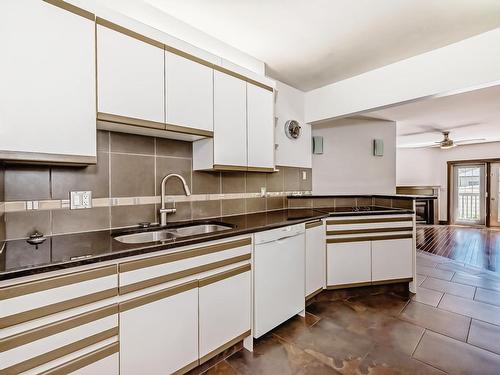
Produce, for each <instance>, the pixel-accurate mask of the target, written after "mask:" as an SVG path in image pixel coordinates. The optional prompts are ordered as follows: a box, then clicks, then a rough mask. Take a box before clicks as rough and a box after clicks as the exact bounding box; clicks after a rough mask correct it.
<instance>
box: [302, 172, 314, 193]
mask: <svg viewBox="0 0 500 375" xmlns="http://www.w3.org/2000/svg"><path fill="white" fill-rule="evenodd" d="M304 172H305V174H306V179H305V180H303V179H302V175H303V173H304ZM299 190H300V191H311V190H312V169H311V168H300V169H299Z"/></svg>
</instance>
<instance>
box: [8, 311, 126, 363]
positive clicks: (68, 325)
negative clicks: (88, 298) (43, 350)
mask: <svg viewBox="0 0 500 375" xmlns="http://www.w3.org/2000/svg"><path fill="white" fill-rule="evenodd" d="M114 314H118V304H114V305H110V306H106V307H102V308H100V309H96V310H92V311H89V312H86V313H83V314H80V315H76V316H73V317H70V318H67V319H63V320H59V321H57V322H54V323H50V324H47V325H44V326H41V327H37V328H34V329H31V330H29V331H25V332H21V333H18V334H15V335H12V336H9V337H5V338H2V339H0V353H1V352H5V351H7V350H10V349H13V348H17V347H18V346H22V345H26V344H28V343H30V342H33V341H36V340H40V339H43V338H45V337H48V336H52V335H55V334H57V333H60V332H63V331H67V330H68V329H72V328H75V327H78V326H81V325H84V324H87V323H90V322H93V321H96V320H99V319H103V318H105V317H107V316H110V315H114Z"/></svg>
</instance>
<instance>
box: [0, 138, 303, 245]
mask: <svg viewBox="0 0 500 375" xmlns="http://www.w3.org/2000/svg"><path fill="white" fill-rule="evenodd" d="M97 161H98V162H97V165H95V166H89V167H86V168H75V167H44V166H15V165H11V166H7V167H6V170H5V183H4V184H1V186H2V187H5V199H1V200H0V202H2V201H3V200H5V201H6V205H5V207H6V210H7V212H6V214H5V227H6V233H7V238H8V239H15V238H24V237H26V236H28V234H30V233H31V232H33V230H35V229H37V230H39V231H41V232H42V233H44V234H47V235H48V234H62V233H71V232H82V231H91V230H99V229H108V228H119V227H126V226H133V225H136V224H137V223H139V222H141V221H149V222H157V221H158V219H157V211H158V208H159V205H158V203H159V200H160V197H159V196H160V182H161V179H162V178H163V177H164V176H165V175H167V174H169V173H179V174H181V175H183V176H184V177H185V178H186V180H187V182H188V185H189V186H190V188H191V191H192V194H193V195H192V196H191V197H189V201H182V200H185V198H184V195H183V191H182V189H181V185H180V183H179V181H178V180H171V181H169V182H168V184H167V195H168V196H171V195H172V196H173V197H171V198H172V199H175V200H180V202H177V203H176V208H177V213H176V214H174V215H169V218H168V219H169V221H179V220H191V219H202V218H210V217H219V216H222V215H235V214H242V213H251V212H258V211H265V210H276V209H282V208H284V207H285V203H286V202H285V194H286V192H298V191H310V190H311V169H309V168H293V167H280V168H279V172H275V173H264V174H263V173H256V172H252V173H250V172H249V173H245V172H224V173H219V172H194V171H193V170H192V144H191V143H189V142H182V141H174V140H167V139H160V138H153V137H143V136H137V135H131V134H122V133H109V132H102V131H101V132H98V154H97ZM302 171H305V172H306V176H307V179H306V180H302V179H301V178H299V177H300V176H302ZM261 187H266V189H267V191H268V192H269V196H267V197H265V198H261V197H260V188H261ZM71 190H92V194H93V197H92V198H93V199H94V208H92V209H87V210H69V209H68V208H67V202H68V201H67V199H68V197H69V192H70V191H71ZM26 201H38V202H39V205H40V209H38V210H30V211H27V210H26V209H25V208H24V205H25V204H26ZM0 228H1V227H0Z"/></svg>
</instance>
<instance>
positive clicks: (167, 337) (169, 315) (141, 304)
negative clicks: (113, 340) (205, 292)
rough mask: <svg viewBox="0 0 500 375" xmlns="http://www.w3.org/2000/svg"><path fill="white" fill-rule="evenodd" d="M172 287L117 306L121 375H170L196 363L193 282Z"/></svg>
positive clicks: (196, 330)
mask: <svg viewBox="0 0 500 375" xmlns="http://www.w3.org/2000/svg"><path fill="white" fill-rule="evenodd" d="M174 288H176V287H172V288H167V289H162V290H160V291H157V292H153V293H150V294H146V295H144V296H141V297H137V298H135V299H134V298H133V299H131V300H129V301H126V302H124V303H122V304H120V374H121V375H136V374H141V375H155V374H170V373H173V372H175V371H178V370H180V369H182V368H184V367H185V366H186V365H189V364H192V363H193V362H195V363H196V362H197V361H198V288H197V282H196V281H194V282H193V283H192V288H191V289H188V290H185V291H182V292H179V293H177V292H176V291H175V289H174ZM172 293H175V294H173V295H172Z"/></svg>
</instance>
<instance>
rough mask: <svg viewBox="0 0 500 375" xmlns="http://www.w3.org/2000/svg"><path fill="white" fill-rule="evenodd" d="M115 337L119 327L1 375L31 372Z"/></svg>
mask: <svg viewBox="0 0 500 375" xmlns="http://www.w3.org/2000/svg"><path fill="white" fill-rule="evenodd" d="M114 336H118V327H114V328H111V329H108V330H106V331H102V332H99V333H96V334H95V335H92V336H89V337H85V338H84V339H81V340H78V341H75V342H72V343H71V344H68V345H65V346H62V347H60V348H57V349H54V350H51V351H50V352H47V353H43V354H40V355H38V356H36V357H32V358H30V359H28V360H26V361H23V362H19V363H16V364H15V365H12V366H10V367H7V368H4V369H2V370H0V374H1V375H8V374H20V373H22V372H24V371H28V370H31V369H32V368H35V367H38V366H41V365H43V364H44V363H47V362H50V361H53V360H56V359H58V358H61V357H64V356H66V355H68V354H71V353H74V352H76V351H78V350H81V349H84V348H86V347H88V346H91V345H94V344H97V343H99V342H101V341H104V340H106V339H109V338H111V337H114Z"/></svg>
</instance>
